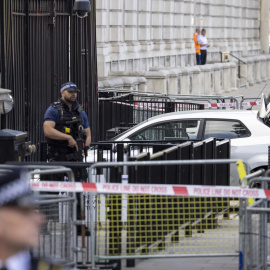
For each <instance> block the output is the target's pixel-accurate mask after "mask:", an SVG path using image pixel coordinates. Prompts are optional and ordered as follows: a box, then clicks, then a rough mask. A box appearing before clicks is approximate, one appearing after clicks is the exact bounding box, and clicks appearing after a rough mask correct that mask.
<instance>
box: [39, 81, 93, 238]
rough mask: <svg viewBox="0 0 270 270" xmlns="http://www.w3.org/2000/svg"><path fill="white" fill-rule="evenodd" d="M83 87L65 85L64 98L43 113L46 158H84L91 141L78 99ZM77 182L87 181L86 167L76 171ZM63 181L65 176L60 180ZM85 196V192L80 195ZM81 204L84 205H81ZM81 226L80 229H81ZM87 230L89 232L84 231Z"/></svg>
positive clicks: (82, 229) (79, 201)
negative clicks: (46, 149)
mask: <svg viewBox="0 0 270 270" xmlns="http://www.w3.org/2000/svg"><path fill="white" fill-rule="evenodd" d="M78 92H80V90H79V89H78V88H77V85H76V84H75V83H73V82H67V83H64V84H62V86H61V89H60V94H61V98H60V99H59V100H58V101H57V102H54V103H52V104H51V106H50V107H49V108H48V109H47V111H46V112H45V115H44V124H43V129H44V134H45V137H46V138H47V143H48V153H47V160H49V161H50V162H54V161H64V162H65V161H67V162H70V161H72V162H76V161H83V157H84V156H85V158H86V156H87V150H88V148H89V146H90V143H91V131H90V127H89V122H88V118H87V115H86V113H85V111H84V110H83V109H82V106H81V105H80V104H79V102H78V101H77V93H78ZM73 172H74V175H75V180H76V181H85V179H86V178H87V171H86V169H84V168H80V169H79V170H78V169H76V170H73ZM53 180H58V181H59V180H60V181H61V180H62V181H63V180H64V175H63V177H61V179H53ZM81 197H82V195H81ZM77 199H78V204H77V206H78V207H77V211H78V219H83V217H84V206H83V204H82V203H81V202H83V198H80V196H78V197H77ZM81 205H82V207H80V206H81ZM80 229H81V230H80ZM85 229H86V231H85ZM84 233H85V234H86V235H89V231H88V229H87V228H84V226H82V227H81V228H80V227H78V234H82V235H84Z"/></svg>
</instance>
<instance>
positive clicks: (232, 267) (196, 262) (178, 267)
mask: <svg viewBox="0 0 270 270" xmlns="http://www.w3.org/2000/svg"><path fill="white" fill-rule="evenodd" d="M264 87H265V89H264V90H263V93H264V94H265V96H266V97H267V96H268V95H269V94H270V81H268V82H263V83H260V84H256V85H254V86H251V87H248V88H241V89H240V90H238V91H233V92H230V93H223V95H225V96H241V95H243V96H244V97H245V98H250V97H252V98H253V97H254V98H255V99H256V98H257V97H258V101H259V100H260V98H261V91H262V89H263V88H264ZM248 101H250V102H251V101H255V100H253V99H251V100H248ZM254 109H257V108H254ZM128 269H131V270H132V269H134V270H216V269H222V270H237V269H239V257H238V256H235V257H192V258H167V259H162V258H161V259H142V260H136V266H135V267H133V268H132V267H126V263H125V261H123V262H122V270H128Z"/></svg>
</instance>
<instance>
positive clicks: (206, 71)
mask: <svg viewBox="0 0 270 270" xmlns="http://www.w3.org/2000/svg"><path fill="white" fill-rule="evenodd" d="M198 67H199V68H200V70H201V72H202V80H201V84H202V85H203V87H204V92H202V94H205V95H212V94H213V93H214V73H213V66H212V65H204V66H198Z"/></svg>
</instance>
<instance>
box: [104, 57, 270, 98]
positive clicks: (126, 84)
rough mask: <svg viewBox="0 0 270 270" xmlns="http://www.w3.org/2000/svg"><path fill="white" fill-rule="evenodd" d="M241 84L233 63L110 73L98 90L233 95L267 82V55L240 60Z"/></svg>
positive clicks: (269, 69) (269, 61)
mask: <svg viewBox="0 0 270 270" xmlns="http://www.w3.org/2000/svg"><path fill="white" fill-rule="evenodd" d="M242 59H243V60H244V61H245V64H243V63H242V64H241V66H240V76H241V80H239V79H238V75H239V74H238V65H237V64H236V63H235V62H228V63H215V64H207V65H204V66H192V67H182V68H181V67H172V68H166V67H152V68H150V69H149V70H148V71H110V72H109V79H107V80H103V81H100V82H99V88H100V89H105V88H117V89H128V90H135V91H147V92H156V93H162V94H168V95H178V94H180V95H234V94H233V91H235V90H237V89H238V88H239V87H240V84H243V85H244V86H252V85H254V84H255V83H261V82H264V81H266V80H267V79H269V78H270V55H260V56H257V57H247V58H242Z"/></svg>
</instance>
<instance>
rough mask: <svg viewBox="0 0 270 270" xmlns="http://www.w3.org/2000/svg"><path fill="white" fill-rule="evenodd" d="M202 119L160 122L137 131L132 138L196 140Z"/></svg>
mask: <svg viewBox="0 0 270 270" xmlns="http://www.w3.org/2000/svg"><path fill="white" fill-rule="evenodd" d="M199 126H200V121H198V120H181V121H176V122H166V123H159V124H155V125H153V126H150V127H148V128H146V129H144V130H142V131H139V132H137V133H136V134H134V135H131V136H130V137H129V139H130V140H132V141H133V140H134V141H136V140H146V141H163V140H181V139H191V140H195V139H197V136H198V131H199Z"/></svg>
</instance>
